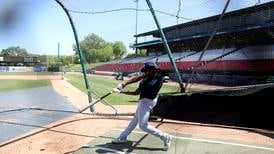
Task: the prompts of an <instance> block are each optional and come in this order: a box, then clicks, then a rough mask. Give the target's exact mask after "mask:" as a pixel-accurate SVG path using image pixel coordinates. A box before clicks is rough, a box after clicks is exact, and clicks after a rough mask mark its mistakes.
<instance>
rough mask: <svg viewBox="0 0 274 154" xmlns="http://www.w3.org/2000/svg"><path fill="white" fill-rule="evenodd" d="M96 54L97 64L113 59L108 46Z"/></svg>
mask: <svg viewBox="0 0 274 154" xmlns="http://www.w3.org/2000/svg"><path fill="white" fill-rule="evenodd" d="M96 53H97V57H98V60H99V62H107V61H110V60H111V59H113V52H112V46H110V45H108V46H106V47H105V48H102V49H99V50H96ZM96 62H97V61H96Z"/></svg>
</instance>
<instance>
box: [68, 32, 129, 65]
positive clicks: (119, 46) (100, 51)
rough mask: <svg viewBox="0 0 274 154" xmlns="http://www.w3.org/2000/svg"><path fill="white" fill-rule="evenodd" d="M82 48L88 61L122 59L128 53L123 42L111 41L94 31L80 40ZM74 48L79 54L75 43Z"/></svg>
mask: <svg viewBox="0 0 274 154" xmlns="http://www.w3.org/2000/svg"><path fill="white" fill-rule="evenodd" d="M80 48H81V50H82V52H83V54H84V60H86V62H88V63H94V62H106V61H109V60H112V59H120V58H121V57H122V56H123V55H124V54H125V53H126V47H125V45H124V44H123V42H121V41H117V42H115V43H110V42H107V41H105V40H104V39H102V38H101V37H99V36H98V35H96V34H94V33H91V34H89V35H88V36H87V37H85V38H84V40H82V41H80ZM73 50H74V51H75V54H76V55H78V53H77V49H76V46H75V45H73Z"/></svg>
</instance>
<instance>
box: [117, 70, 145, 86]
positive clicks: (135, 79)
mask: <svg viewBox="0 0 274 154" xmlns="http://www.w3.org/2000/svg"><path fill="white" fill-rule="evenodd" d="M144 77H146V74H145V73H142V74H140V75H138V76H136V77H133V78H131V79H129V80H128V81H126V82H125V83H122V85H123V87H125V86H127V85H129V84H132V83H135V82H138V81H140V80H142V79H143V78H144Z"/></svg>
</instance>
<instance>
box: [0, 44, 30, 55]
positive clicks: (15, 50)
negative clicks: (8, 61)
mask: <svg viewBox="0 0 274 154" xmlns="http://www.w3.org/2000/svg"><path fill="white" fill-rule="evenodd" d="M0 55H2V56H28V55H29V54H28V52H27V50H26V49H24V48H20V47H19V46H17V47H14V46H11V47H9V48H7V49H3V50H2V51H1V53H0Z"/></svg>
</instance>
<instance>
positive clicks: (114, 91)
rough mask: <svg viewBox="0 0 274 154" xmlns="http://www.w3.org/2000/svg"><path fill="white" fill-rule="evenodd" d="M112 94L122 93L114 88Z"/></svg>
mask: <svg viewBox="0 0 274 154" xmlns="http://www.w3.org/2000/svg"><path fill="white" fill-rule="evenodd" d="M112 92H113V93H120V92H121V90H119V89H118V88H113V89H112Z"/></svg>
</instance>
